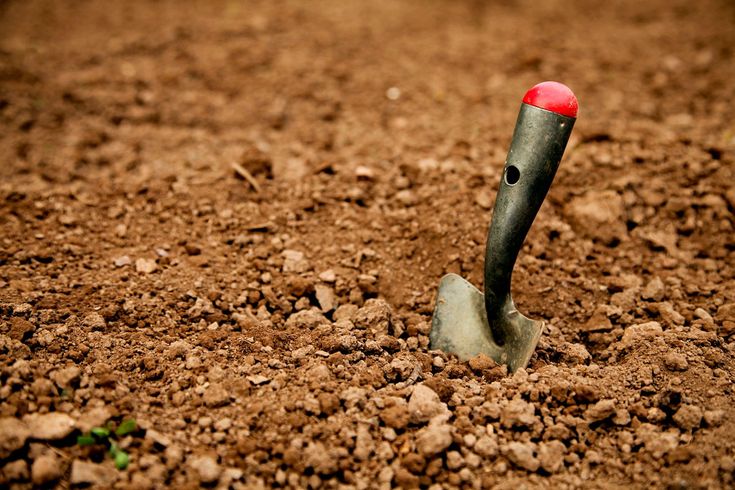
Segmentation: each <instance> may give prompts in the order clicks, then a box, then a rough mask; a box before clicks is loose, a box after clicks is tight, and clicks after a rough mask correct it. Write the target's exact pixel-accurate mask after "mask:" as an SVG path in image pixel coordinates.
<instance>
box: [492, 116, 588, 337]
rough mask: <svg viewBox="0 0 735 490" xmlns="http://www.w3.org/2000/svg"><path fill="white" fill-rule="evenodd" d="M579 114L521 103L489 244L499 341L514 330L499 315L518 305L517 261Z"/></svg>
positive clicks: (494, 320)
mask: <svg viewBox="0 0 735 490" xmlns="http://www.w3.org/2000/svg"><path fill="white" fill-rule="evenodd" d="M575 120H576V119H575V118H574V117H568V116H565V115H562V114H558V113H556V112H551V111H548V110H545V109H542V108H539V107H535V106H533V105H529V104H526V103H523V104H521V109H520V112H519V114H518V120H517V122H516V127H515V130H514V132H513V140H512V142H511V145H510V151H509V152H508V157H507V158H506V161H505V168H504V169H503V176H502V177H501V179H500V189H499V191H498V195H497V198H496V201H495V207H494V209H493V216H492V221H491V223H490V228H489V230H488V235H487V246H486V249H485V309H486V311H487V318H488V322H489V324H490V327H491V329H492V334H493V338H494V339H495V341H496V342H497V343H499V344H503V343H504V342H505V339H507V338H508V334H510V333H511V332H506V331H505V329H506V325H507V323H506V322H503V321H500V319H501V318H502V317H504V316H507V315H508V314H509V313H511V312H512V311H513V310H515V305H514V304H513V300H512V298H511V294H510V288H511V275H512V273H513V266H514V264H515V261H516V258H517V257H518V252H519V251H520V249H521V246H522V245H523V242H524V240H525V239H526V234H527V233H528V230H529V229H530V228H531V224H532V223H533V220H534V219H535V218H536V214H537V213H538V210H539V208H540V207H541V204H542V203H543V202H544V198H545V197H546V194H547V192H548V191H549V187H550V186H551V182H552V181H553V180H554V175H555V174H556V169H557V168H558V167H559V162H560V161H561V157H562V155H563V154H564V149H565V148H566V145H567V141H568V140H569V135H570V134H571V132H572V127H573V126H574V122H575Z"/></svg>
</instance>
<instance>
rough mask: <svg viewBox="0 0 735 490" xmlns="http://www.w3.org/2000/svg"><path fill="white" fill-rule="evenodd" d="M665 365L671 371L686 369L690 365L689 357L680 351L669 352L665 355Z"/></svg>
mask: <svg viewBox="0 0 735 490" xmlns="http://www.w3.org/2000/svg"><path fill="white" fill-rule="evenodd" d="M664 365H665V366H666V367H667V368H668V369H669V370H671V371H686V369H687V368H688V367H689V363H688V362H687V358H686V357H685V356H684V355H683V354H680V353H678V352H669V353H668V354H666V355H665V356H664Z"/></svg>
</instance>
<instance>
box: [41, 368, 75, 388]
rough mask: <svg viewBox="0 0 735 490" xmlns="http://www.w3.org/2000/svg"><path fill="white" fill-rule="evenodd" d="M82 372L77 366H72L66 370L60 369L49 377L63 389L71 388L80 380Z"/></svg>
mask: <svg viewBox="0 0 735 490" xmlns="http://www.w3.org/2000/svg"><path fill="white" fill-rule="evenodd" d="M81 374H82V371H81V370H80V369H79V368H78V367H77V366H70V367H68V368H64V369H58V370H56V371H54V372H52V373H51V375H50V376H49V377H50V378H51V380H52V381H53V382H54V383H56V386H58V387H59V388H61V389H65V388H71V387H72V385H73V384H74V383H75V382H77V381H78V380H79V377H80V376H81Z"/></svg>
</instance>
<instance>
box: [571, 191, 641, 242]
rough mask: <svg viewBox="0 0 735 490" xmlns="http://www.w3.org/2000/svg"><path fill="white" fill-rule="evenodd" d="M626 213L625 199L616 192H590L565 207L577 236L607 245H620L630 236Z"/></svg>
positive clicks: (574, 199)
mask: <svg viewBox="0 0 735 490" xmlns="http://www.w3.org/2000/svg"><path fill="white" fill-rule="evenodd" d="M624 213H625V205H624V203H623V198H622V197H620V194H618V193H617V192H615V191H613V190H606V191H587V192H586V193H585V194H583V195H581V196H577V197H574V198H573V199H572V200H571V201H570V202H569V204H567V205H566V206H565V207H564V214H565V215H566V216H567V217H568V218H569V220H570V221H571V225H572V228H574V230H575V231H576V232H578V233H581V234H583V235H585V236H588V237H590V238H593V239H595V240H599V241H601V242H602V243H605V244H611V243H614V242H616V241H620V240H622V239H623V237H625V236H626V235H627V229H626V227H625V219H624V217H623V214H624Z"/></svg>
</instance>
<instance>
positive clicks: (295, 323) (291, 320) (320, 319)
mask: <svg viewBox="0 0 735 490" xmlns="http://www.w3.org/2000/svg"><path fill="white" fill-rule="evenodd" d="M328 323H329V320H327V319H326V318H324V315H322V314H321V312H319V311H318V310H316V309H309V310H302V311H297V312H296V313H294V314H293V315H291V316H290V317H288V320H286V328H294V329H298V330H305V329H306V330H313V329H314V328H316V327H318V326H319V325H325V324H328Z"/></svg>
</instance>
